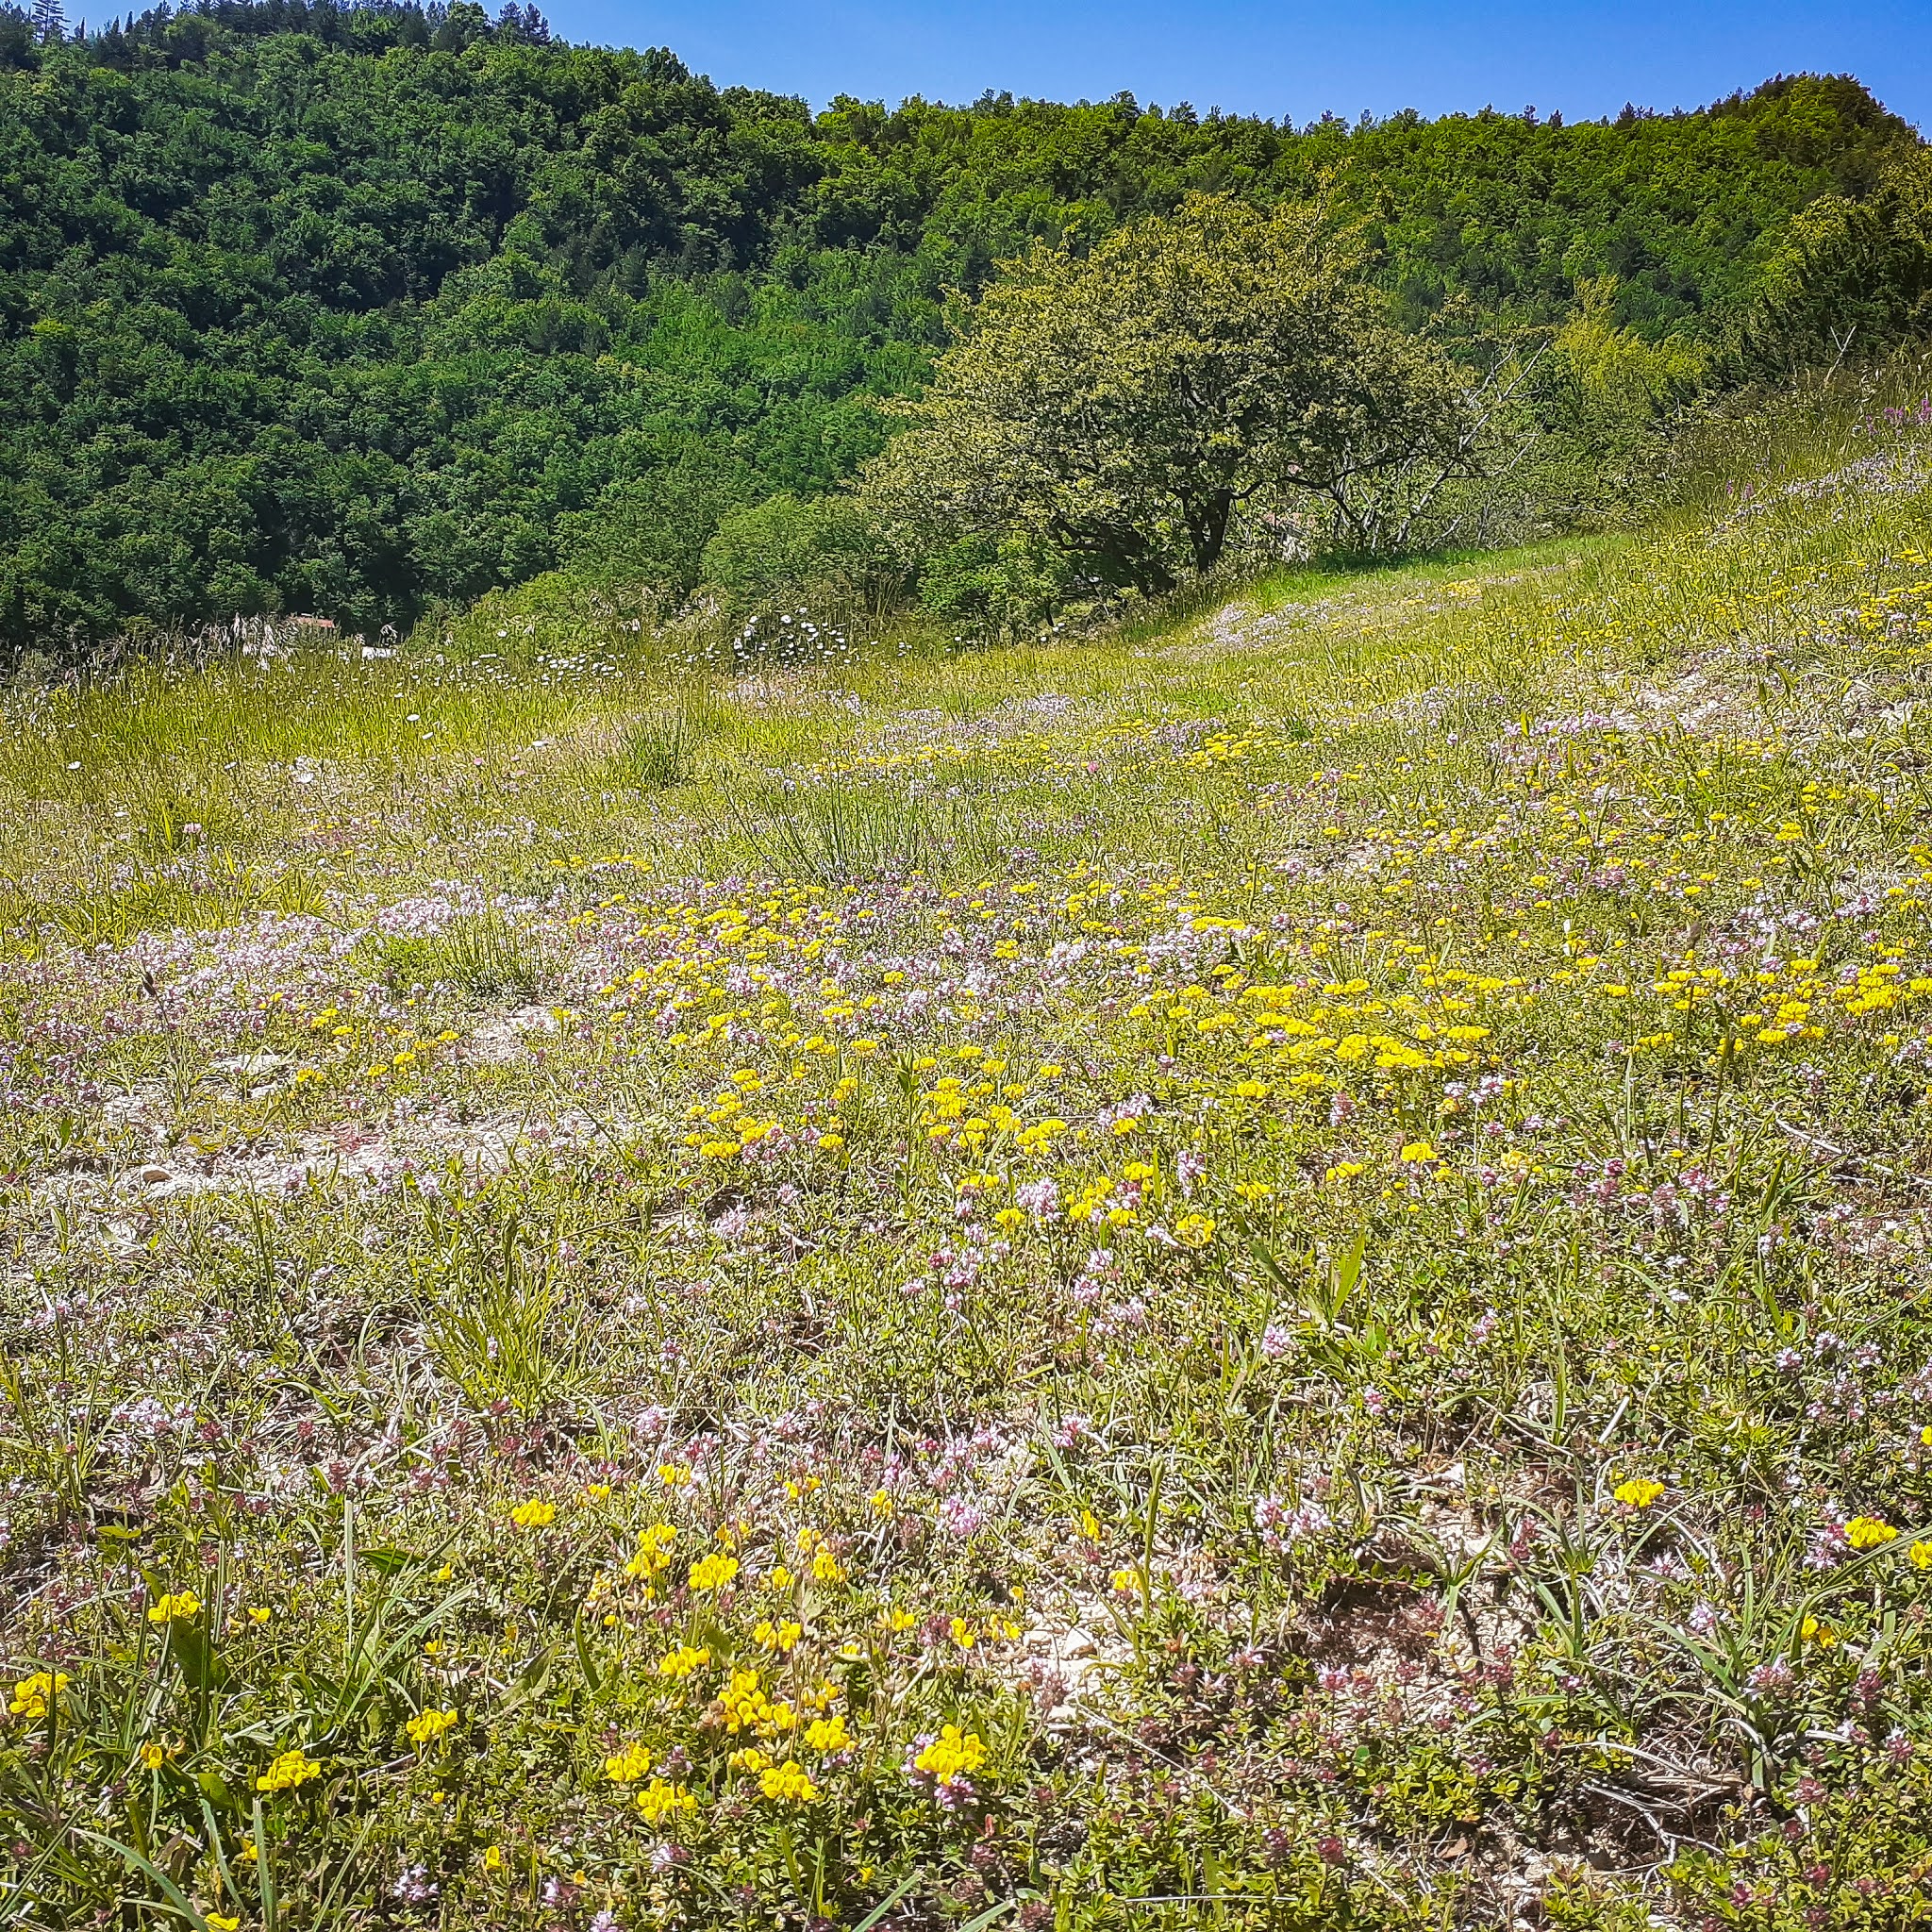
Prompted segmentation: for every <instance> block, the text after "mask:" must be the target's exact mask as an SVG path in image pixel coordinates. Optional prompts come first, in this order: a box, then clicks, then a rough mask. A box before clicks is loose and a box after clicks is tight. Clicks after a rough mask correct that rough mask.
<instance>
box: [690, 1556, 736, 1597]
mask: <svg viewBox="0 0 1932 1932" xmlns="http://www.w3.org/2000/svg"><path fill="white" fill-rule="evenodd" d="M737 1574H738V1558H737V1557H726V1556H722V1555H720V1554H719V1553H718V1552H717V1551H715V1550H714V1551H713V1552H712V1553H711V1554H710V1555H709V1556H708V1557H699V1559H698V1560H697V1561H696V1562H695V1563H693V1564H692V1565H691V1588H692V1589H693V1590H723V1589H724V1586H725V1585H726V1584H727V1583H729V1582H730V1581H731V1579H732V1578H733V1577H734V1576H736V1575H737Z"/></svg>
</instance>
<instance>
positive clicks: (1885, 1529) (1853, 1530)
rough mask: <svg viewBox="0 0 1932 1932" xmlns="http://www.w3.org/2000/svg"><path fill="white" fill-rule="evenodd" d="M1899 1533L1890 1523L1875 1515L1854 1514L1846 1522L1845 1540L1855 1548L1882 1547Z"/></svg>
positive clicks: (1873, 1548) (1872, 1548)
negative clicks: (1881, 1520) (1880, 1519)
mask: <svg viewBox="0 0 1932 1932" xmlns="http://www.w3.org/2000/svg"><path fill="white" fill-rule="evenodd" d="M1897 1535H1898V1531H1897V1530H1895V1529H1894V1528H1893V1527H1892V1526H1891V1524H1889V1523H1882V1522H1880V1521H1879V1519H1878V1518H1877V1517H1875V1516H1854V1517H1853V1518H1852V1520H1851V1521H1850V1522H1849V1523H1847V1524H1845V1541H1847V1542H1848V1543H1850V1544H1851V1546H1852V1547H1853V1549H1855V1550H1876V1549H1880V1548H1882V1547H1883V1546H1884V1545H1885V1544H1887V1543H1889V1542H1890V1541H1892V1540H1893V1538H1895V1537H1896V1536H1897Z"/></svg>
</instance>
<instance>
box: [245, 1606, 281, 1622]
mask: <svg viewBox="0 0 1932 1932" xmlns="http://www.w3.org/2000/svg"><path fill="white" fill-rule="evenodd" d="M274 1615H275V1612H274V1611H273V1610H271V1609H267V1608H264V1607H262V1606H261V1605H260V1604H250V1605H249V1606H248V1621H249V1622H250V1623H251V1624H266V1623H267V1622H268V1620H269V1619H270V1618H271V1617H273V1616H274Z"/></svg>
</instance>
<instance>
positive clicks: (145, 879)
mask: <svg viewBox="0 0 1932 1932" xmlns="http://www.w3.org/2000/svg"><path fill="white" fill-rule="evenodd" d="M1922 394H1923V390H1920V391H1913V392H1911V393H1909V394H1907V393H1905V392H1901V393H1900V395H1899V396H1897V397H1894V398H1893V399H1892V404H1891V406H1890V408H1887V407H1882V406H1881V402H1880V401H1868V402H1867V403H1865V404H1861V405H1860V406H1859V407H1858V408H1856V409H1853V410H1851V411H1850V412H1849V413H1846V414H1844V415H1843V416H1842V418H1841V419H1840V418H1839V417H1834V418H1832V419H1831V420H1829V421H1824V420H1822V419H1821V421H1819V422H1817V423H1814V424H1812V425H1810V426H1809V427H1808V428H1807V429H1806V430H1805V432H1804V433H1803V434H1798V433H1796V432H1789V431H1788V432H1784V433H1780V434H1778V435H1771V434H1769V433H1766V434H1764V435H1758V434H1757V433H1756V432H1752V431H1747V430H1743V429H1740V430H1739V431H1738V432H1737V433H1736V434H1734V435H1732V436H1731V437H1730V439H1729V440H1728V441H1724V442H1723V445H1722V447H1721V448H1720V449H1719V450H1718V451H1717V454H1716V456H1715V457H1714V458H1713V459H1712V460H1713V464H1714V468H1713V472H1712V478H1711V480H1710V482H1709V484H1708V487H1707V488H1704V489H1702V490H1701V491H1697V492H1693V502H1692V506H1691V508H1682V509H1679V510H1676V511H1674V512H1673V513H1672V514H1671V515H1669V516H1668V517H1667V518H1665V519H1664V520H1663V521H1661V522H1658V523H1657V524H1655V525H1651V526H1649V527H1646V528H1644V529H1641V530H1639V531H1637V532H1635V533H1634V534H1628V535H1605V536H1598V537H1589V538H1578V539H1574V540H1565V541H1557V542H1553V543H1548V544H1544V545H1542V546H1541V547H1537V548H1533V549H1529V550H1521V551H1511V552H1507V553H1501V554H1497V555H1492V556H1489V557H1481V558H1464V559H1462V560H1460V561H1455V560H1451V561H1443V560H1441V559H1438V560H1434V561H1430V560H1424V561H1422V562H1417V563H1412V564H1408V565H1405V566H1401V567H1395V568H1390V569H1386V570H1381V571H1378V572H1367V573H1361V574H1357V575H1325V576H1324V575H1316V574H1310V575H1303V576H1293V575H1290V576H1284V577H1280V578H1277V579H1274V580H1272V581H1270V582H1267V583H1264V584H1261V585H1259V586H1257V587H1255V588H1252V589H1251V590H1249V591H1246V592H1245V593H1243V594H1242V595H1241V596H1240V597H1238V598H1236V599H1235V601H1233V602H1231V603H1229V604H1226V605H1224V606H1222V607H1220V608H1208V609H1206V610H1204V611H1202V612H1201V613H1200V614H1197V615H1193V616H1174V617H1171V618H1169V619H1165V620H1161V621H1159V622H1154V621H1149V622H1147V623H1144V624H1142V625H1139V626H1137V627H1134V628H1129V629H1125V630H1116V631H1114V632H1111V633H1107V634H1100V635H1095V636H1090V637H1085V638H1074V637H1072V636H1064V637H1060V636H1056V637H1049V638H1047V639H1046V640H1045V641H1041V642H1039V643H1036V644H1026V645H1012V646H1007V647H1001V648H985V649H973V648H968V647H965V646H958V647H955V646H954V645H953V644H952V643H951V642H950V641H945V642H943V643H941V642H920V641H916V640H911V641H908V640H907V639H904V638H900V637H895V636H894V635H892V634H891V632H890V630H889V629H881V628H880V627H879V626H878V625H872V626H871V627H870V628H868V627H867V625H864V624H861V623H859V622H858V621H856V620H855V621H843V620H841V621H840V622H836V623H835V622H834V621H833V620H831V619H829V618H828V619H825V620H824V621H823V622H821V621H820V620H819V619H817V618H815V617H814V616H813V615H812V614H811V613H809V612H801V611H795V610H794V611H787V612H784V613H781V614H778V615H774V616H772V617H770V618H768V619H765V620H763V621H762V628H763V631H764V633H765V634H766V635H767V637H768V638H775V639H777V640H778V642H777V643H775V644H774V645H773V646H772V647H771V648H767V647H766V644H765V643H763V642H760V641H758V637H756V636H755V635H754V634H753V633H752V632H750V631H747V632H745V633H743V634H741V636H740V637H739V638H738V639H737V640H736V641H734V642H733V643H732V645H731V646H729V647H728V648H721V647H712V648H710V649H709V650H708V651H706V652H700V651H695V650H684V649H683V647H680V650H681V651H682V655H680V654H679V652H677V651H668V650H666V649H664V648H662V647H661V645H660V641H658V640H656V639H654V638H653V637H652V635H651V634H650V633H649V631H648V630H647V629H645V628H644V627H642V626H641V625H639V626H636V627H634V628H630V629H621V628H617V627H614V626H613V627H610V628H608V629H607V630H601V631H600V630H598V629H597V628H596V627H595V626H594V625H587V626H586V627H585V628H584V630H583V632H582V634H581V636H580V637H578V638H576V639H575V641H572V640H570V639H567V638H566V639H563V640H562V641H559V635H558V632H557V630H556V629H554V628H553V629H551V630H546V631H541V632H540V631H538V630H537V629H535V628H533V627H531V626H529V625H521V624H518V623H516V622H513V621H509V620H505V621H503V622H501V623H493V624H491V625H462V624H453V625H451V626H450V627H449V628H448V630H447V631H446V632H445V633H443V634H441V635H437V634H434V633H433V632H432V633H428V634H425V633H423V632H419V633H418V635H417V637H416V638H415V639H414V640H413V641H409V642H408V643H406V644H403V645H401V646H398V647H395V648H391V647H390V646H388V645H383V646H380V647H375V646H359V645H358V644H355V643H353V642H350V643H342V644H339V643H338V642H336V641H334V640H333V639H325V640H322V641H304V642H301V643H299V644H296V645H294V646H292V647H285V646H284V645H283V644H281V643H278V642H276V641H275V639H274V638H273V636H272V635H269V636H265V637H263V638H262V639H260V640H259V641H253V642H251V643H250V644H249V645H248V647H247V649H246V651H245V652H234V653H229V654H225V655H221V656H215V657H208V658H197V659H192V660H191V659H188V658H183V659H180V660H178V661H174V662H170V661H166V660H164V659H162V658H147V659H143V660H139V661H136V662H133V663H130V664H126V665H124V666H122V667H121V668H120V669H118V670H116V671H115V672H113V673H112V675H100V676H95V677H92V678H82V677H66V678H63V677H59V676H55V675H34V674H33V673H32V672H31V670H29V671H26V672H23V673H22V675H20V676H19V677H18V678H17V679H16V680H15V681H14V682H13V683H12V684H11V685H10V686H9V687H8V688H7V691H6V694H5V699H4V702H5V708H6V717H5V731H4V736H0V924H4V938H5V953H4V961H0V1217H4V1236H5V1247H4V1258H5V1275H4V1291H0V1591H4V1594H0V1632H4V1648H5V1652H6V1657H5V1664H6V1678H5V1681H4V1683H0V1696H4V1698H5V1700H6V1706H5V1708H4V1709H0V1921H4V1922H5V1923H8V1924H22V1925H31V1926H35V1927H40V1928H79V1927H97V1926H109V1925H112V1926H125V1927H137V1926H138V1927H149V1926H163V1925H165V1926H169V1927H172V1928H192V1932H239V1928H242V1927H247V1928H250V1932H254V1928H257V1927H259V1928H261V1932H308V1928H318V1932H319V1928H323V1927H338V1926H358V1927H359V1926H371V1927H375V1926H381V1927H414V1926H420V1927H425V1928H426V1927H431V1926H445V1925H448V1926H465V1927H476V1926H489V1927H496V1926H504V1927H511V1926H514V1927H524V1926H528V1927H533V1928H551V1927H560V1928H571V1932H616V1928H619V1927H624V1928H634V1932H645V1928H658V1927H664V1928H671V1927H690V1928H713V1927H716V1928H732V1927H743V1928H747V1932H748V1928H752V1927H769V1926H773V1925H784V1926H787V1927H791V1928H797V1932H804V1928H807V1927H812V1928H824V1927H831V1926H837V1927H841V1928H845V1932H873V1928H886V1927H892V1928H907V1932H910V1928H915V1927H917V1928H938V1927H941V1926H946V1927H957V1928H959V1932H988V1928H991V1927H994V1926H1001V1927H1006V1926H1011V1927H1016V1928H1024V1932H1041V1928H1049V1927H1050V1928H1052V1932H1074V1928H1089V1927H1092V1928H1101V1927H1105V1928H1116V1927H1118V1928H1132V1932H1159V1928H1168V1927H1180V1926H1183V1925H1187V1926H1193V1925H1205V1924H1211V1925H1215V1926H1221V1927H1253V1928H1268V1932H1291V1928H1303V1927H1306V1928H1316V1927H1324V1928H1325V1927H1331V1926H1345V1925H1361V1926H1375V1927H1383V1926H1387V1927H1398V1926H1399V1927H1417V1928H1420V1927H1424V1926H1429V1927H1442V1926H1449V1925H1463V1924H1468V1925H1478V1924H1480V1925H1503V1924H1520V1925H1540V1926H1580V1925H1590V1926H1595V1925H1606V1926H1620V1927H1622V1926H1627V1927H1632V1928H1635V1927H1639V1926H1644V1925H1666V1926H1687V1927H1697V1928H1704V1927H1708V1926H1724V1927H1729V1926H1739V1927H1753V1928H1763V1932H1774V1928H1775V1932H1785V1928H1799V1927H1812V1926H1833V1927H1845V1926H1860V1927H1862V1926H1872V1927H1880V1926H1887V1927H1889V1926H1898V1925H1905V1924H1916V1923H1919V1922H1921V1921H1922V1920H1924V1919H1926V1918H1927V1917H1932V1675H1928V1663H1932V1625H1928V1614H1927V1613H1928V1608H1932V1330H1928V1326H1927V1324H1926V1322H1925V1319H1924V1316H1923V1315H1922V1313H1921V1310H1920V1307H1919V1302H1920V1300H1921V1298H1922V1297H1924V1295H1925V1294H1926V1292H1927V1291H1928V1289H1932V1256H1928V1244H1932V1219H1928V1215H1932V1097H1928V1096H1932V925H1928V908H1932V793H1928V786H1932V735H1928V734H1932V560H1928V558H1932V493H1928V492H1932V408H1924V407H1921V406H1920V397H1921V395H1922Z"/></svg>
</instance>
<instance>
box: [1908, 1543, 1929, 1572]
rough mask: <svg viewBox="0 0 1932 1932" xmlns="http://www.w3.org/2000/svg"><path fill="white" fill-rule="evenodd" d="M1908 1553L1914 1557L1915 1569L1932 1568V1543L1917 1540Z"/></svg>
mask: <svg viewBox="0 0 1932 1932" xmlns="http://www.w3.org/2000/svg"><path fill="white" fill-rule="evenodd" d="M1906 1555H1907V1557H1910V1558H1911V1559H1912V1568H1913V1569H1914V1570H1932V1543H1927V1542H1915V1543H1914V1544H1913V1545H1912V1546H1911V1548H1910V1549H1908V1550H1907V1552H1906Z"/></svg>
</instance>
